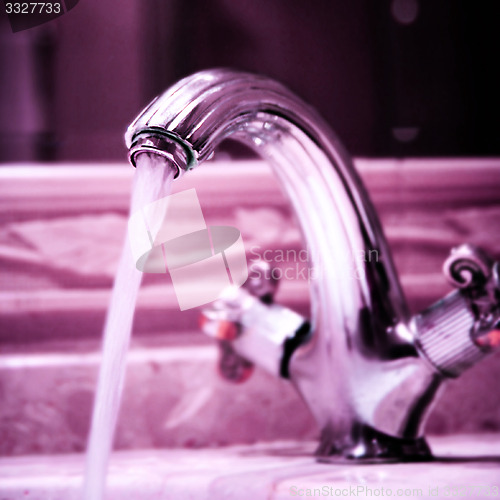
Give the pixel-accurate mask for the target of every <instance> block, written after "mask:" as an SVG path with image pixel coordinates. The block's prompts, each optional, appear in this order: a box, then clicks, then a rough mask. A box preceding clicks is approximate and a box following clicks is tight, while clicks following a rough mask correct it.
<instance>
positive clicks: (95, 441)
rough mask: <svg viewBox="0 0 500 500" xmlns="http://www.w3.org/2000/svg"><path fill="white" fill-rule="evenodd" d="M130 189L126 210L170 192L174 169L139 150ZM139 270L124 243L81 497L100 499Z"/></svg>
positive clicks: (138, 282) (123, 371)
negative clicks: (129, 199)
mask: <svg viewBox="0 0 500 500" xmlns="http://www.w3.org/2000/svg"><path fill="white" fill-rule="evenodd" d="M136 163H137V169H136V172H135V177H134V184H133V189H132V202H131V208H130V213H131V214H133V213H135V212H136V211H138V210H141V209H142V208H143V207H145V206H146V205H148V204H150V203H152V202H154V201H156V200H158V199H160V198H162V197H164V196H167V195H168V194H169V193H170V189H171V184H172V180H173V176H174V170H173V169H172V168H171V167H169V166H168V163H167V161H166V160H165V159H164V158H162V157H160V156H157V155H149V154H144V153H143V154H141V155H139V157H138V158H137V160H136ZM141 278H142V273H141V272H140V271H138V270H137V269H136V267H135V262H134V259H133V257H132V251H131V247H130V244H129V241H128V239H127V241H126V242H125V245H124V247H123V251H122V255H121V259H120V264H119V267H118V272H117V274H116V278H115V283H114V286H113V293H112V297H111V304H110V307H109V310H108V316H107V319H106V327H105V329H104V340H103V351H102V362H101V369H100V372H99V381H98V385H97V392H96V397H95V401H94V412H93V415H92V426H91V430H90V439H89V443H88V448H87V457H86V466H85V478H84V488H83V498H84V499H85V500H101V499H102V498H104V491H105V485H106V473H107V466H108V460H109V455H110V453H111V449H112V445H113V437H114V432H115V426H116V421H117V416H118V411H119V408H120V399H121V394H122V389H123V384H124V379H125V362H126V354H127V350H128V346H129V341H130V334H131V331H132V321H133V318H134V310H135V303H136V300H137V293H138V291H139V286H140V284H141Z"/></svg>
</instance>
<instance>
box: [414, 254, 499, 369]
mask: <svg viewBox="0 0 500 500" xmlns="http://www.w3.org/2000/svg"><path fill="white" fill-rule="evenodd" d="M443 271H444V274H445V275H446V277H447V278H448V281H449V282H450V283H451V284H452V285H453V286H455V287H456V288H458V290H457V291H455V292H453V293H451V294H449V295H448V296H447V297H444V298H443V299H441V300H440V301H439V302H437V303H436V304H434V305H432V306H431V307H430V308H428V309H427V310H425V311H423V312H422V313H420V314H419V315H417V316H416V317H415V318H414V319H413V323H414V326H415V329H416V345H417V347H418V348H419V349H420V350H421V351H422V352H423V353H424V354H425V356H426V357H427V359H429V361H430V362H431V363H432V364H433V365H434V366H435V367H436V368H437V369H438V371H440V372H441V373H442V374H443V375H445V376H449V377H458V376H459V375H460V374H461V373H462V372H463V371H465V370H466V369H467V368H469V367H471V366H472V365H474V364H475V363H477V362H478V361H479V360H480V359H482V358H483V357H485V356H486V355H487V354H489V353H490V352H491V351H492V350H493V349H494V348H495V347H497V346H500V264H499V263H498V262H494V261H493V259H492V258H491V257H490V256H489V255H487V254H486V253H485V252H484V251H483V250H482V249H480V248H478V247H475V246H472V245H461V246H459V247H457V248H454V249H453V250H452V251H451V253H450V256H449V257H448V258H447V259H446V261H445V262H444V265H443Z"/></svg>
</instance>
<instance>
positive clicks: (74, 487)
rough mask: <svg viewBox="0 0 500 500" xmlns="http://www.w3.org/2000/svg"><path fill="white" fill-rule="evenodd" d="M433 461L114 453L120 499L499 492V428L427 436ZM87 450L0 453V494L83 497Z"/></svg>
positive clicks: (308, 446)
mask: <svg viewBox="0 0 500 500" xmlns="http://www.w3.org/2000/svg"><path fill="white" fill-rule="evenodd" d="M429 441H430V444H431V447H432V449H433V451H434V454H435V456H436V457H439V458H437V459H436V460H435V461H433V462H427V463H415V464H411V463H401V464H378V465H351V464H348V465H331V464H320V463H317V462H316V461H315V460H314V458H313V456H312V453H313V450H314V447H315V443H313V442H309V441H306V442H294V441H281V442H273V443H258V444H254V445H244V446H231V447H226V448H202V449H191V450H187V449H163V450H141V451H137V450H136V451H121V452H116V453H115V454H114V455H113V456H112V459H111V464H110V468H109V475H108V487H107V496H106V498H107V499H108V500H114V499H120V500H124V499H141V500H149V499H156V500H163V499H165V500H167V499H176V500H177V499H180V498H182V499H193V500H195V499H196V500H197V499H200V500H201V499H217V500H224V499H231V500H238V499H269V500H270V499H272V500H278V499H280V500H281V499H285V498H293V497H327V498H328V497H356V498H373V497H382V496H383V497H385V496H392V497H410V498H411V497H415V498H447V497H472V498H494V497H495V496H500V491H499V487H500V434H481V435H457V436H448V437H434V438H432V437H431V438H430V439H429ZM83 459H84V457H83V455H81V454H80V455H53V456H24V457H17V458H2V459H0V498H2V499H3V498H8V499H9V500H16V499H21V498H22V499H39V500H47V499H51V500H63V499H64V500H71V499H76V498H79V494H80V487H81V482H82V470H83Z"/></svg>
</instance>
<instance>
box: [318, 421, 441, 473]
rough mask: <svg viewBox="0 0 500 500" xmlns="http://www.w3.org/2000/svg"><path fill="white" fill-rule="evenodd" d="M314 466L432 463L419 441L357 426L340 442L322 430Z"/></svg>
mask: <svg viewBox="0 0 500 500" xmlns="http://www.w3.org/2000/svg"><path fill="white" fill-rule="evenodd" d="M315 454H316V456H317V460H318V462H322V463H362V464H375V463H391V462H427V461H431V460H433V456H432V452H431V449H430V448H429V445H428V444H427V442H426V440H425V439H424V438H423V437H420V438H416V439H400V438H395V437H393V436H389V435H387V434H384V433H382V432H379V431H377V430H375V429H374V428H372V427H370V426H368V425H363V424H357V425H356V426H355V427H354V428H353V430H352V432H351V439H350V440H349V442H346V441H345V439H344V440H342V442H341V441H340V440H339V439H338V437H337V436H336V435H334V433H332V432H331V429H324V430H323V432H322V433H321V441H320V445H319V447H318V449H317V450H316V453H315Z"/></svg>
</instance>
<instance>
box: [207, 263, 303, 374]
mask: <svg viewBox="0 0 500 500" xmlns="http://www.w3.org/2000/svg"><path fill="white" fill-rule="evenodd" d="M269 271H270V268H269V264H267V263H265V262H260V261H259V262H254V263H253V264H252V266H250V269H249V273H248V274H249V278H248V280H247V282H246V283H245V284H244V285H243V287H242V288H236V287H230V288H228V289H226V290H225V291H224V292H223V293H222V294H221V296H220V297H219V299H218V300H217V301H215V302H214V303H213V304H212V306H211V307H210V308H205V309H204V310H203V311H202V316H201V321H200V323H201V328H202V330H203V331H204V333H206V334H207V335H209V336H211V337H214V338H216V339H217V340H218V341H219V347H220V350H221V357H220V361H219V369H220V372H221V374H222V376H223V377H224V378H226V379H228V380H231V381H233V382H241V381H243V380H246V379H247V378H248V376H249V375H250V373H251V372H252V370H253V363H254V362H255V363H256V364H259V365H260V366H262V367H263V368H264V369H266V370H267V371H268V372H270V373H272V374H273V375H281V376H282V377H285V378H288V376H289V374H288V362H289V361H290V358H291V355H292V354H293V352H294V351H295V349H296V348H297V347H298V346H299V345H300V344H301V343H302V341H303V340H304V339H305V338H306V337H307V335H308V334H309V330H310V328H309V322H308V321H306V320H305V319H304V318H303V317H302V316H300V315H299V314H297V313H295V312H293V311H292V310H290V309H288V308H286V307H283V306H280V305H277V304H274V294H275V292H276V289H277V286H278V282H277V280H276V279H275V278H274V277H273V273H272V272H269Z"/></svg>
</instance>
